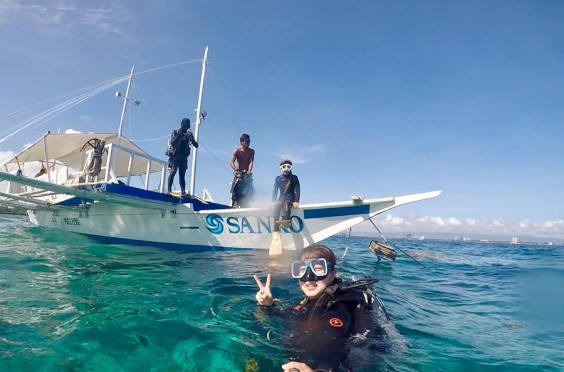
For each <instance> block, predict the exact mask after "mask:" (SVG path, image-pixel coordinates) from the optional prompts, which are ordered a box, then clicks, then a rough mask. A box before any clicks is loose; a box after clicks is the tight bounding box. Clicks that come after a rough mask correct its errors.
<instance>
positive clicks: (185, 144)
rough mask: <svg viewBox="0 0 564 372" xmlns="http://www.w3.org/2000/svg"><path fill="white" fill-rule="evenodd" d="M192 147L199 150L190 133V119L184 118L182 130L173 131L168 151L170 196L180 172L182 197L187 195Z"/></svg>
mask: <svg viewBox="0 0 564 372" xmlns="http://www.w3.org/2000/svg"><path fill="white" fill-rule="evenodd" d="M190 145H192V146H194V147H195V148H198V142H196V140H195V139H194V135H193V134H192V132H191V131H190V119H188V118H184V119H182V121H181V123H180V129H175V130H173V131H172V134H171V135H170V140H169V146H168V149H167V155H168V156H169V167H170V175H169V176H168V192H169V194H170V192H171V191H172V184H173V183H174V176H176V172H179V175H178V177H179V182H180V192H181V193H182V195H186V170H187V169H188V156H190Z"/></svg>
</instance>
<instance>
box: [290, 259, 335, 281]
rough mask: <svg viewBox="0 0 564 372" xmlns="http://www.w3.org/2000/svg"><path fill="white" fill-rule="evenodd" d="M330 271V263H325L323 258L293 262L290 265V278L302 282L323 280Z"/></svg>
mask: <svg viewBox="0 0 564 372" xmlns="http://www.w3.org/2000/svg"><path fill="white" fill-rule="evenodd" d="M331 270H332V267H331V262H327V260H326V259H325V258H313V259H311V260H308V261H304V260H300V261H294V262H293V263H292V278H296V279H299V280H300V281H302V282H306V281H317V280H323V279H325V278H326V277H327V275H328V274H329V271H331Z"/></svg>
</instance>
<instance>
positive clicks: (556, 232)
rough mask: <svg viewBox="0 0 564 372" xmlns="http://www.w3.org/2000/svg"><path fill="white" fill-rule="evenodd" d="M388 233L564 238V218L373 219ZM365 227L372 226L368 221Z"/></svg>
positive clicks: (394, 216) (428, 217) (408, 216)
mask: <svg viewBox="0 0 564 372" xmlns="http://www.w3.org/2000/svg"><path fill="white" fill-rule="evenodd" d="M373 220H374V222H375V223H376V225H377V226H379V227H380V228H381V229H382V232H384V233H388V234H390V233H410V232H417V233H425V232H426V233H436V234H440V233H445V234H460V235H464V236H472V234H474V235H476V236H479V235H511V236H536V237H539V238H543V237H546V238H550V237H553V238H558V239H564V220H553V221H542V222H533V221H531V220H523V221H515V222H514V221H508V220H502V219H498V220H490V219H487V218H482V219H474V218H466V219H465V220H464V222H461V221H460V220H459V219H457V218H454V217H449V218H443V217H438V216H417V215H413V214H411V215H406V216H401V215H393V214H391V213H389V214H385V215H381V216H378V217H377V218H374V219H373ZM361 229H362V230H366V229H368V230H369V229H370V227H369V224H365V225H364V226H363V227H362V228H361Z"/></svg>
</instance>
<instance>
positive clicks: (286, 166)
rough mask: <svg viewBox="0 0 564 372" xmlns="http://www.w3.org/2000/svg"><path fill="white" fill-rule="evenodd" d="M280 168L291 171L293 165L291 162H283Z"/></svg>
mask: <svg viewBox="0 0 564 372" xmlns="http://www.w3.org/2000/svg"><path fill="white" fill-rule="evenodd" d="M280 169H282V170H283V171H290V170H292V166H291V165H290V164H282V165H281V166H280Z"/></svg>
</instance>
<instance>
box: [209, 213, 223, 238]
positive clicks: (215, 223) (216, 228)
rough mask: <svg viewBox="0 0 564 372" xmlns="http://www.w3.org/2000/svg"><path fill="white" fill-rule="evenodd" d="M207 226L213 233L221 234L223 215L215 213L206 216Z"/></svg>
mask: <svg viewBox="0 0 564 372" xmlns="http://www.w3.org/2000/svg"><path fill="white" fill-rule="evenodd" d="M206 225H207V226H206V228H207V229H208V230H209V231H210V232H211V233H212V234H221V233H222V232H223V217H221V216H220V215H219V214H216V213H213V214H208V215H207V216H206Z"/></svg>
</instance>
